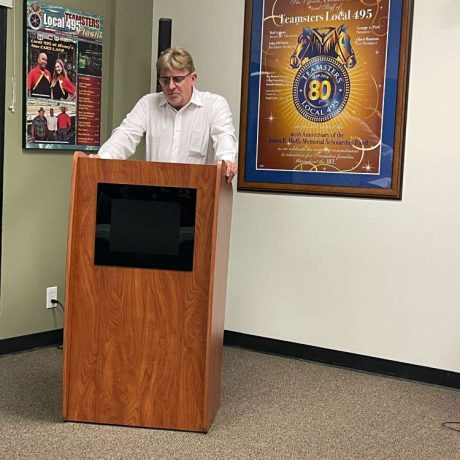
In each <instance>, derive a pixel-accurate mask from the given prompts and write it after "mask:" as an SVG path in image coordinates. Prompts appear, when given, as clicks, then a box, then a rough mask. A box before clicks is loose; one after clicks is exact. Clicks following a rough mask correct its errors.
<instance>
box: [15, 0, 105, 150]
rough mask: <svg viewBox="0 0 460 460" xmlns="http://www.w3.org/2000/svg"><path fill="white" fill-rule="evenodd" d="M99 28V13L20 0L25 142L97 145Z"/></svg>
mask: <svg viewBox="0 0 460 460" xmlns="http://www.w3.org/2000/svg"><path fill="white" fill-rule="evenodd" d="M102 33H103V18H102V17H101V16H98V15H94V14H92V13H83V12H81V11H76V10H71V9H68V8H62V7H59V6H53V5H48V4H45V3H41V2H36V1H27V2H26V4H25V37H24V39H25V50H26V51H25V56H24V58H25V63H24V67H25V93H24V94H25V97H24V101H25V104H24V105H25V110H24V115H25V120H24V123H25V130H24V131H25V135H24V144H25V147H26V148H31V149H71V150H98V148H99V145H100V124H101V87H102Z"/></svg>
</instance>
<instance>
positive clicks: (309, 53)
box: [291, 27, 320, 69]
mask: <svg viewBox="0 0 460 460" xmlns="http://www.w3.org/2000/svg"><path fill="white" fill-rule="evenodd" d="M316 42H317V38H316V36H315V35H314V34H313V31H312V30H311V29H309V28H308V27H304V28H303V30H302V33H301V34H300V35H299V37H298V38H297V46H296V48H295V50H294V52H293V53H292V54H291V67H292V68H293V69H298V68H299V67H300V66H301V64H302V62H303V61H305V60H307V59H309V58H312V57H314V56H316V55H318V54H320V53H319V52H317V51H318V47H317V46H315V45H316Z"/></svg>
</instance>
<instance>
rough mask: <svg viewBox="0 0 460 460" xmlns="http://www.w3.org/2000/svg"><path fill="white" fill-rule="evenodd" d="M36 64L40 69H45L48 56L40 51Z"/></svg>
mask: <svg viewBox="0 0 460 460" xmlns="http://www.w3.org/2000/svg"><path fill="white" fill-rule="evenodd" d="M37 62H38V66H39V67H40V69H42V70H45V69H46V65H47V64H48V56H47V55H46V54H45V53H40V54H39V55H38V61H37Z"/></svg>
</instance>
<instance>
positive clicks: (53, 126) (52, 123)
mask: <svg viewBox="0 0 460 460" xmlns="http://www.w3.org/2000/svg"><path fill="white" fill-rule="evenodd" d="M46 121H47V124H48V140H49V141H52V142H54V141H55V140H56V133H57V118H56V117H55V116H54V110H53V109H50V116H49V117H47V118H46Z"/></svg>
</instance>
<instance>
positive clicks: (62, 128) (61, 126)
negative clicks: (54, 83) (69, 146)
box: [57, 105, 72, 142]
mask: <svg viewBox="0 0 460 460" xmlns="http://www.w3.org/2000/svg"><path fill="white" fill-rule="evenodd" d="M66 110H67V107H66V106H65V105H62V106H61V113H60V114H59V115H58V116H57V128H58V133H57V135H58V141H60V142H67V135H68V134H69V129H70V127H71V126H72V120H71V119H70V117H69V116H68V115H67V114H66Z"/></svg>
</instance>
